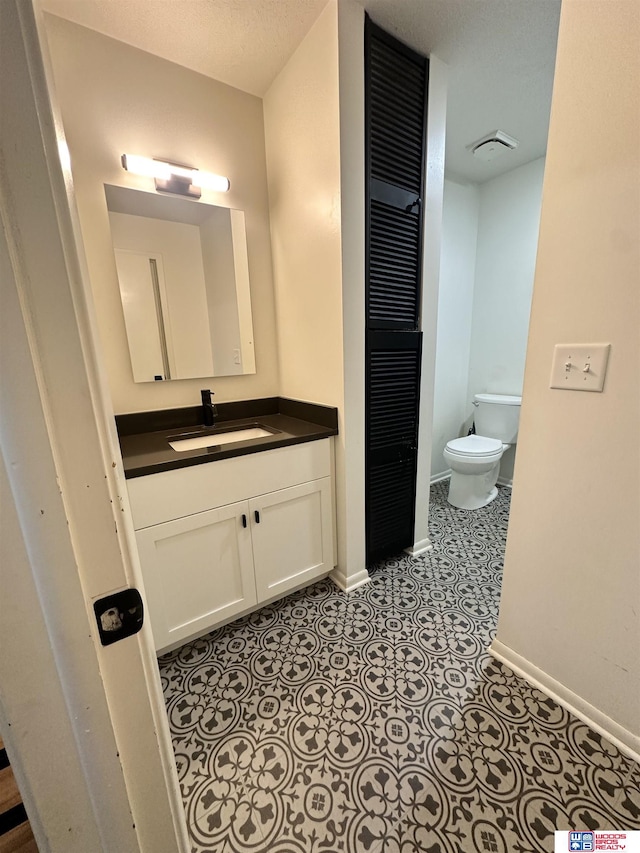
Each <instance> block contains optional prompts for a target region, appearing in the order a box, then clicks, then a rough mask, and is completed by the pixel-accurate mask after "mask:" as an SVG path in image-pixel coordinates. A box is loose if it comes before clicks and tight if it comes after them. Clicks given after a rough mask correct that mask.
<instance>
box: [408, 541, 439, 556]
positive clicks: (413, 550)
mask: <svg viewBox="0 0 640 853" xmlns="http://www.w3.org/2000/svg"><path fill="white" fill-rule="evenodd" d="M432 548H433V545H432V544H431V540H430V539H421V540H420V541H419V542H414V543H413V545H412V546H411V547H410V548H405V549H404V552H405V554H409V556H410V557H419V556H420V554H424V553H425V552H426V551H431V549H432Z"/></svg>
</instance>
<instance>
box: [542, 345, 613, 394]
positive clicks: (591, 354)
mask: <svg viewBox="0 0 640 853" xmlns="http://www.w3.org/2000/svg"><path fill="white" fill-rule="evenodd" d="M610 349H611V344H556V345H555V348H554V351H553V366H552V368H551V383H550V385H551V388H563V389H564V390H565V391H602V389H603V387H604V377H605V373H606V372H607V361H608V359H609V350H610Z"/></svg>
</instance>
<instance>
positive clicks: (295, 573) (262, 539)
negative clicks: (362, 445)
mask: <svg viewBox="0 0 640 853" xmlns="http://www.w3.org/2000/svg"><path fill="white" fill-rule="evenodd" d="M249 508H250V515H251V532H252V537H253V558H254V564H255V574H256V590H257V593H258V601H266V600H267V599H270V598H276V597H277V596H279V595H284V594H285V593H286V592H287V591H288V590H290V589H294V588H295V587H299V586H304V584H307V583H310V582H311V581H312V580H314V579H315V578H316V577H320V576H321V575H323V574H327V572H329V571H331V569H332V568H333V566H332V563H333V521H332V510H331V478H330V477H324V478H322V479H321V480H313V481H312V482H310V483H303V484H302V485H301V486H292V487H291V488H290V489H282V490H281V491H278V492H270V493H269V494H266V495H263V496H262V497H259V498H254V499H253V500H250V501H249Z"/></svg>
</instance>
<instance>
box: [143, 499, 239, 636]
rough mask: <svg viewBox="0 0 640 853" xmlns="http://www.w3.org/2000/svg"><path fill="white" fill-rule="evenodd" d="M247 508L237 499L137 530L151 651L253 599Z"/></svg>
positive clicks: (203, 627) (194, 632)
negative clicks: (154, 647) (230, 502)
mask: <svg viewBox="0 0 640 853" xmlns="http://www.w3.org/2000/svg"><path fill="white" fill-rule="evenodd" d="M248 512H249V506H248V503H247V502H246V501H242V502H240V503H236V504H230V505H228V506H223V507H220V508H219V509H212V510H208V511H207V512H200V513H197V514H196V515H189V516H187V517H186V518H179V519H176V520H175V521H167V522H164V523H163V524H156V525H154V526H153V527H147V528H144V529H143V530H139V531H138V532H137V534H136V537H137V540H138V550H139V553H140V561H141V564H142V572H143V576H144V586H145V592H146V597H147V604H148V609H149V618H150V619H151V628H152V631H153V637H154V640H155V645H156V649H157V650H163V649H166V648H167V647H168V646H170V645H174V644H176V643H179V642H180V640H186V639H188V638H191V637H193V636H196V635H198V634H204V633H206V632H207V631H208V630H209V629H211V628H213V627H214V626H215V625H216V624H218V623H219V622H221V621H223V620H225V619H227V618H229V617H230V616H233V615H234V614H236V613H240V612H241V611H244V610H246V609H247V608H248V607H251V606H252V605H254V604H255V603H256V588H255V582H254V576H253V558H252V550H251V531H250V527H249V524H248V519H247V515H248ZM243 516H244V518H245V519H246V520H247V526H246V527H244V526H243Z"/></svg>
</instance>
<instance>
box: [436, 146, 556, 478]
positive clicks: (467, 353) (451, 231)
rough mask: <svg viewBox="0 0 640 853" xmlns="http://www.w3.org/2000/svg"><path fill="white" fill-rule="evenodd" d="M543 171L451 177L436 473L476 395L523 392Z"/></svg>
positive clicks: (508, 459)
mask: <svg viewBox="0 0 640 853" xmlns="http://www.w3.org/2000/svg"><path fill="white" fill-rule="evenodd" d="M543 175H544V158H540V159H538V160H534V161H533V162H532V163H527V164H526V165H524V166H520V167H519V168H518V169H514V170H513V171H511V172H507V173H506V174H504V175H501V176H500V177H498V178H494V179H493V180H491V181H487V182H486V183H483V184H480V185H476V186H474V185H471V184H467V185H461V184H459V183H456V182H455V181H454V180H447V182H446V189H445V219H444V237H443V269H442V275H441V278H440V304H439V308H438V345H437V346H438V350H437V361H436V395H435V403H434V411H435V416H434V445H433V453H432V459H431V475H432V477H435V476H437V475H439V474H441V473H444V472H445V471H446V465H445V462H444V460H443V458H442V450H443V449H444V446H445V444H446V443H447V441H449V440H450V439H451V438H456V437H457V436H459V435H466V433H467V430H468V428H469V426H470V425H471V423H472V421H473V408H472V406H471V401H472V400H473V395H474V394H477V393H482V392H490V393H494V394H521V393H522V381H523V376H524V361H525V351H526V346H527V335H528V329H529V314H530V308H531V293H532V290H533V276H534V270H535V260H536V250H537V244H538V228H539V224H540V204H541V197H542V179H543ZM514 455H515V449H511V450H508V451H507V452H506V453H505V454H504V456H503V458H502V462H501V465H500V475H501V477H502V478H504V479H506V480H511V479H512V477H513V462H514Z"/></svg>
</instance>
